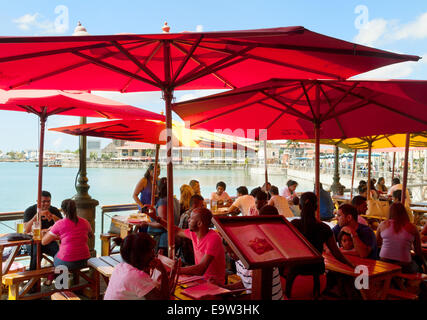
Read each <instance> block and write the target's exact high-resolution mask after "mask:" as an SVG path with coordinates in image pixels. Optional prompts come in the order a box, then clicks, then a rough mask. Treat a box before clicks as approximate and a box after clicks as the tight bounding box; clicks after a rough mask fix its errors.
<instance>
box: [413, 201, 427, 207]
mask: <svg viewBox="0 0 427 320" xmlns="http://www.w3.org/2000/svg"><path fill="white" fill-rule="evenodd" d="M411 205H412V206H415V207H427V202H412V203H411Z"/></svg>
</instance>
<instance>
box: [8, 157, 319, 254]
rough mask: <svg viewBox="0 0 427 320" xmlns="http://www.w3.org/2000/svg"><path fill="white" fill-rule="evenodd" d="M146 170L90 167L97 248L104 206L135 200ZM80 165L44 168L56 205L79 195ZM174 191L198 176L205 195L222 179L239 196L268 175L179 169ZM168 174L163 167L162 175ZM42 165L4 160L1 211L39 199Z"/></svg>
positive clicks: (276, 178) (279, 179) (306, 185)
mask: <svg viewBox="0 0 427 320" xmlns="http://www.w3.org/2000/svg"><path fill="white" fill-rule="evenodd" d="M145 171H146V169H123V168H88V169H87V177H88V179H89V181H88V184H89V186H90V189H89V195H90V196H91V197H92V198H93V199H96V200H98V201H99V206H98V207H97V208H96V218H95V236H96V241H95V248H96V250H97V251H99V250H100V240H99V234H100V232H101V206H104V205H113V204H128V203H134V200H133V198H132V194H133V190H134V188H135V186H136V184H137V183H138V181H139V180H140V179H141V178H142V177H143V176H144V173H145ZM77 173H78V168H62V167H44V168H43V190H47V191H49V192H50V193H51V194H52V206H55V207H57V208H59V207H60V206H61V202H62V200H64V199H67V198H71V197H73V196H74V195H75V194H76V189H75V183H76V176H77ZM173 174H174V178H173V179H174V180H173V182H174V194H175V195H176V197H177V198H178V199H179V197H180V194H179V188H180V186H181V185H182V184H188V183H189V182H190V180H192V179H195V180H198V181H199V182H200V189H201V193H202V196H203V197H205V198H210V195H211V193H212V192H215V186H216V184H217V182H218V181H224V182H225V183H226V185H227V188H226V192H227V193H228V194H229V195H230V196H235V195H236V188H238V187H239V186H246V187H247V188H248V190H249V192H250V191H251V189H253V188H255V187H258V186H262V185H263V183H264V182H265V176H264V174H252V175H251V174H250V172H249V171H247V170H229V169H225V170H190V169H175V170H174V172H173ZM164 176H166V170H165V169H162V170H161V172H160V177H164ZM37 177H38V168H37V167H36V164H35V163H33V162H0V212H13V211H24V210H25V209H26V208H27V207H29V206H30V205H33V204H35V203H36V200H37ZM287 180H288V179H287V177H286V176H285V175H269V181H270V183H271V184H273V185H275V186H277V187H278V188H279V190H280V189H282V188H283V187H284V186H285V185H286V181H287ZM298 182H299V185H298V188H297V192H304V191H312V190H313V183H312V182H310V181H304V180H301V181H298ZM108 227H109V219H108V218H107V217H106V219H105V225H104V232H106V231H108ZM13 230H15V224H14V222H10V223H9V222H0V233H4V232H14V231H13Z"/></svg>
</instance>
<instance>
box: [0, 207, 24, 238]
mask: <svg viewBox="0 0 427 320" xmlns="http://www.w3.org/2000/svg"><path fill="white" fill-rule="evenodd" d="M23 218H24V211H17V212H0V225H2V226H5V227H6V228H8V229H10V230H13V232H16V230H15V228H14V227H12V226H10V225H8V224H6V223H4V222H5V221H15V220H22V219H23ZM0 233H1V232H0Z"/></svg>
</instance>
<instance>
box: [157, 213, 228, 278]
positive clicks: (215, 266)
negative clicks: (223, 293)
mask: <svg viewBox="0 0 427 320" xmlns="http://www.w3.org/2000/svg"><path fill="white" fill-rule="evenodd" d="M152 218H153V219H156V221H157V222H159V223H160V224H161V225H162V226H163V227H164V228H166V227H167V223H166V221H165V220H164V219H161V218H160V217H157V216H153V217H152ZM211 220H212V213H211V212H210V211H209V209H207V208H196V209H194V210H193V211H192V212H191V215H190V220H189V222H188V225H189V229H185V230H184V229H181V228H178V227H175V233H176V235H177V236H180V237H186V238H189V239H191V241H192V242H193V248H194V261H195V265H193V266H188V267H183V268H181V269H180V273H181V274H187V275H198V276H203V277H204V278H205V279H207V280H209V281H212V282H214V283H216V284H220V285H224V283H225V252H224V247H223V245H222V240H221V237H220V236H219V235H218V234H217V233H216V232H215V231H214V230H211V229H209V226H210V225H211Z"/></svg>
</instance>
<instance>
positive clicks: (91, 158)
mask: <svg viewBox="0 0 427 320" xmlns="http://www.w3.org/2000/svg"><path fill="white" fill-rule="evenodd" d="M89 159H90V160H96V159H98V154H97V153H96V152H91V153H90V155H89Z"/></svg>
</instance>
